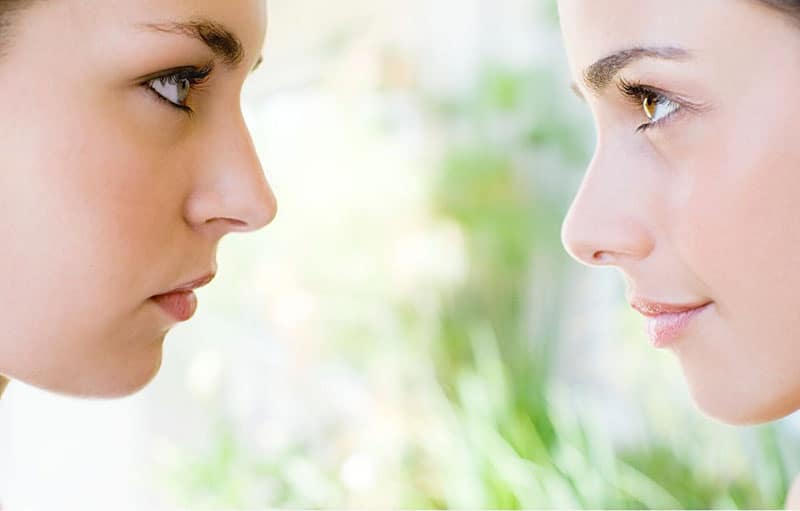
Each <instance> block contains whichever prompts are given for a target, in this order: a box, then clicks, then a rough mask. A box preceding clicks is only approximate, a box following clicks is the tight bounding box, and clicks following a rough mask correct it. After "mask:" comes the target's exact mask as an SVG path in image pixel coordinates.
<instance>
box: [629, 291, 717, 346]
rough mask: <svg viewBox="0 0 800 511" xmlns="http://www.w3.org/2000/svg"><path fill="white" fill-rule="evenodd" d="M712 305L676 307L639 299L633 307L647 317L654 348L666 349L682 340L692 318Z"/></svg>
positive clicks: (701, 304)
mask: <svg viewBox="0 0 800 511" xmlns="http://www.w3.org/2000/svg"><path fill="white" fill-rule="evenodd" d="M712 303H713V302H704V303H696V304H685V305H676V304H664V303H656V302H649V301H646V300H641V299H639V300H634V301H633V302H632V303H631V305H632V306H633V308H634V309H636V310H638V311H639V312H641V313H642V314H643V315H644V316H646V317H647V320H646V326H647V334H648V335H649V336H650V340H651V342H652V344H653V346H654V347H656V348H665V347H667V346H669V345H670V344H672V343H673V342H674V341H676V340H677V339H678V338H680V336H681V335H682V334H683V333H684V331H685V330H686V328H687V327H688V326H689V323H690V322H691V320H692V318H694V317H695V316H697V315H698V314H700V313H701V312H703V311H704V310H706V309H707V308H708V307H709V306H710V305H711V304H712Z"/></svg>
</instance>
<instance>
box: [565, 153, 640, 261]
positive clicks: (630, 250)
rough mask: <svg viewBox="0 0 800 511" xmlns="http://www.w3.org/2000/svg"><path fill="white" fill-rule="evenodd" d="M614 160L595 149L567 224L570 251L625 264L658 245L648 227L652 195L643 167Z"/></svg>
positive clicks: (585, 257) (586, 257) (579, 256)
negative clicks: (643, 175)
mask: <svg viewBox="0 0 800 511" xmlns="http://www.w3.org/2000/svg"><path fill="white" fill-rule="evenodd" d="M604 158H606V159H604ZM609 160H610V158H607V157H604V156H603V155H602V154H600V153H599V152H596V153H595V156H594V158H593V159H592V162H591V163H590V164H589V168H588V169H587V170H586V174H585V176H584V178H583V182H582V183H581V186H580V189H579V190H578V193H577V195H576V196H575V199H574V200H573V202H572V205H571V207H570V209H569V212H568V213H567V215H566V217H565V219H564V222H563V224H562V226H561V242H562V244H563V245H564V248H565V249H566V251H567V252H568V253H569V254H570V255H571V256H572V257H573V258H575V259H576V260H577V261H578V262H581V263H583V264H585V265H588V266H623V265H624V264H625V263H626V262H629V261H631V260H640V259H644V258H645V257H647V256H648V254H650V252H652V250H653V247H654V240H653V237H652V233H651V232H650V230H649V229H648V227H647V217H648V215H649V214H651V212H652V210H653V204H652V201H651V199H652V195H651V194H650V193H649V192H648V186H647V185H646V183H645V182H644V181H643V178H642V177H641V176H642V173H641V169H640V168H636V163H634V162H630V161H628V162H627V163H622V165H615V164H614V163H612V161H609ZM623 162H624V160H623ZM637 170H638V171H639V172H638V176H637V172H636V171H637Z"/></svg>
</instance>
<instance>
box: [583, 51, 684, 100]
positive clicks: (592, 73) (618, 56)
mask: <svg viewBox="0 0 800 511" xmlns="http://www.w3.org/2000/svg"><path fill="white" fill-rule="evenodd" d="M644 58H652V59H662V60H687V59H690V58H692V53H691V52H690V51H689V50H685V49H683V48H676V47H673V46H664V47H638V48H628V49H626V50H620V51H617V52H614V53H612V54H611V55H608V56H606V57H603V58H601V59H600V60H598V61H597V62H595V63H594V64H592V65H590V66H589V67H587V68H586V70H585V71H584V72H583V83H584V85H585V86H586V88H587V89H589V90H590V91H592V92H594V93H600V92H602V90H603V89H605V88H606V87H607V86H608V84H609V83H611V81H612V80H613V79H614V77H615V76H617V73H619V72H620V71H622V70H623V69H625V67H627V66H629V65H630V64H632V63H633V62H635V61H637V60H641V59H644ZM571 88H572V90H573V91H574V92H575V93H576V94H577V95H578V96H579V97H581V98H582V97H583V94H581V91H580V89H579V88H578V85H577V84H576V83H575V82H572V84H571Z"/></svg>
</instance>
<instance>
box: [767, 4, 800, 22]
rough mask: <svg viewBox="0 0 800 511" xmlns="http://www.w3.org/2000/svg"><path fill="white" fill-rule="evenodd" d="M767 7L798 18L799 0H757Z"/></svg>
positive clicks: (799, 17) (799, 12) (799, 14)
mask: <svg viewBox="0 0 800 511" xmlns="http://www.w3.org/2000/svg"><path fill="white" fill-rule="evenodd" d="M758 1H759V2H761V3H762V4H766V5H767V6H768V7H772V8H773V9H777V10H779V11H781V12H783V13H784V14H790V15H792V16H795V17H797V18H798V20H800V0H758Z"/></svg>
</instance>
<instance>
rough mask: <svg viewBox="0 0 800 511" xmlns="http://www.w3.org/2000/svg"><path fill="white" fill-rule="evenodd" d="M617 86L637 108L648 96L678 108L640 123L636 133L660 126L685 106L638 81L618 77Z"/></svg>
mask: <svg viewBox="0 0 800 511" xmlns="http://www.w3.org/2000/svg"><path fill="white" fill-rule="evenodd" d="M617 88H618V89H619V91H620V92H621V93H622V94H623V95H624V96H625V97H626V98H628V99H630V101H631V102H632V103H633V104H634V105H636V106H638V107H639V108H641V107H642V103H643V102H644V100H645V99H646V98H648V97H650V98H656V99H657V100H667V101H670V102H672V103H674V104H677V105H678V108H676V109H675V110H674V111H672V112H671V113H669V114H667V115H666V116H665V117H663V118H661V119H659V120H657V121H650V122H646V123H644V124H642V125H640V126H639V127H637V128H636V133H639V132H644V131H647V130H648V129H650V128H655V127H658V126H660V125H661V124H662V123H664V122H666V121H668V120H670V119H671V118H672V117H673V116H674V115H675V114H676V113H678V112H680V111H681V110H682V109H683V107H684V106H685V105H683V104H681V103H680V102H679V101H675V100H674V99H672V98H670V97H668V96H666V95H664V94H663V93H661V92H659V91H658V90H656V89H654V88H652V87H650V86H648V85H645V84H643V83H640V82H629V81H627V80H625V79H624V78H620V79H619V83H618V84H617Z"/></svg>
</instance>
